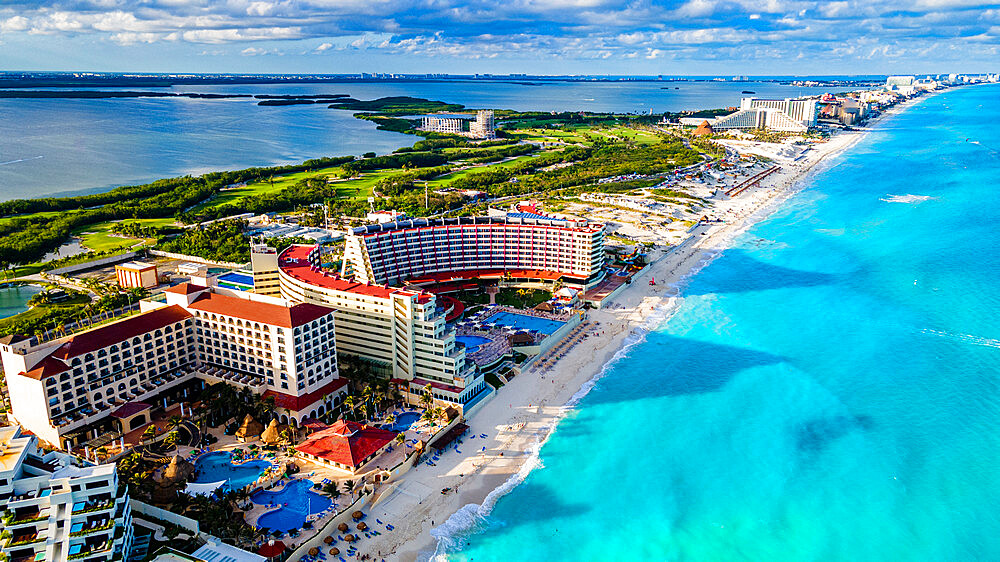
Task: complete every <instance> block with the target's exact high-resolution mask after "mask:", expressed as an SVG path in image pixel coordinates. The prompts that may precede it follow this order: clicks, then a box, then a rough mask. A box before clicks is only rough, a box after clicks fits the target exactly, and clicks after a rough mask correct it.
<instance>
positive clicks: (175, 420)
mask: <svg viewBox="0 0 1000 562" xmlns="http://www.w3.org/2000/svg"><path fill="white" fill-rule="evenodd" d="M182 423H184V420H182V419H181V418H180V416H170V419H169V420H167V426H169V427H170V429H177V428H178V427H180V425H181V424H182Z"/></svg>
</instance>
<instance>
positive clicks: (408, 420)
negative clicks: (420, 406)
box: [382, 412, 420, 431]
mask: <svg viewBox="0 0 1000 562" xmlns="http://www.w3.org/2000/svg"><path fill="white" fill-rule="evenodd" d="M419 419H420V412H403V413H402V414H399V415H398V416H396V423H394V424H392V425H391V426H385V425H383V426H382V429H388V430H389V431H406V430H407V429H410V426H411V425H413V424H414V423H416V422H417V420H419Z"/></svg>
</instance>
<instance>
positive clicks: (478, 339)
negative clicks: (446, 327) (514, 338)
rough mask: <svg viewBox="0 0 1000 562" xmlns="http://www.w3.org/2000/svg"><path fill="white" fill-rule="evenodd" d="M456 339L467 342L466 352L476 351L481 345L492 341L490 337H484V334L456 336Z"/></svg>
mask: <svg viewBox="0 0 1000 562" xmlns="http://www.w3.org/2000/svg"><path fill="white" fill-rule="evenodd" d="M455 341H457V342H462V343H463V344H465V352H466V353H475V352H476V350H477V349H479V346H481V345H483V344H484V343H490V342H491V341H493V340H491V339H490V338H484V337H483V336H455Z"/></svg>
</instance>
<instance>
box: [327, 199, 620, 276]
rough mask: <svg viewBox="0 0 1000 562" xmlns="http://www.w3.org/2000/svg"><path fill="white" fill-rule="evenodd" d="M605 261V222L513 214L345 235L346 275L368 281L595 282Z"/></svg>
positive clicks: (407, 223)
mask: <svg viewBox="0 0 1000 562" xmlns="http://www.w3.org/2000/svg"><path fill="white" fill-rule="evenodd" d="M603 267H604V226H603V225H598V224H593V223H589V222H586V221H569V220H562V219H556V218H542V217H539V218H527V217H518V216H516V214H515V213H511V214H509V215H508V216H506V217H460V218H446V219H412V220H406V221H399V222H392V223H384V224H375V225H368V226H362V227H358V228H354V229H352V230H350V231H348V233H347V236H346V237H345V249H344V265H343V271H342V274H343V275H344V276H345V277H353V278H354V279H356V280H358V281H360V282H362V283H370V284H379V283H395V284H398V283H403V282H407V281H409V282H414V283H420V282H421V281H422V280H428V281H448V280H453V279H463V278H466V279H470V278H484V277H500V276H503V275H508V276H510V277H511V278H516V279H525V280H538V281H555V280H556V279H559V278H561V279H563V281H564V282H565V283H566V284H568V285H576V286H580V287H590V286H593V285H596V284H597V283H598V282H600V280H601V279H602V278H603V273H604V270H603Z"/></svg>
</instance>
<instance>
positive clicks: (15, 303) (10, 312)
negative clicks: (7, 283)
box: [0, 285, 42, 318]
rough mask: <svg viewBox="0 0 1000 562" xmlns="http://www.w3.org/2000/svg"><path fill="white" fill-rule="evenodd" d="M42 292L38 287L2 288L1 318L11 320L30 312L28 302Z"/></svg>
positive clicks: (0, 291) (0, 297) (0, 289)
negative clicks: (15, 316)
mask: <svg viewBox="0 0 1000 562" xmlns="http://www.w3.org/2000/svg"><path fill="white" fill-rule="evenodd" d="M40 292H42V288H41V287H39V286H37V285H20V286H18V287H3V288H0V318H9V317H11V316H14V315H15V314H20V313H22V312H24V311H26V310H28V306H27V304H28V300H30V299H31V297H33V296H35V295H37V294H38V293H40Z"/></svg>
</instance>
